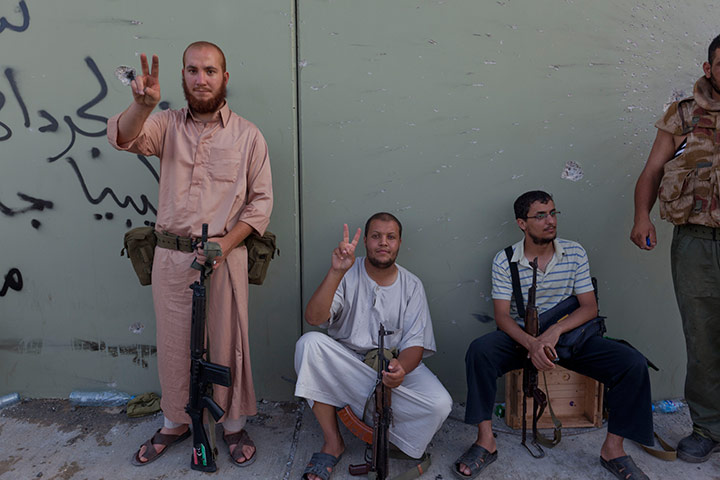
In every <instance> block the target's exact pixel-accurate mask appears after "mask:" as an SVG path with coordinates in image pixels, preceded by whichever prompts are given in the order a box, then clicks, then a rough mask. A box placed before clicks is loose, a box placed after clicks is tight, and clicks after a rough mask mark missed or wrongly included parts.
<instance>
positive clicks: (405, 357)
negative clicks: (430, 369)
mask: <svg viewBox="0 0 720 480" xmlns="http://www.w3.org/2000/svg"><path fill="white" fill-rule="evenodd" d="M424 351H425V349H424V348H423V347H408V348H406V349H404V350H403V351H402V352H400V354H399V355H398V362H400V365H402V367H403V370H405V374H406V375H407V374H408V373H410V372H412V371H413V370H415V369H416V368H417V366H418V365H420V361H421V360H422V356H423V352H424Z"/></svg>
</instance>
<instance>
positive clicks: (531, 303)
mask: <svg viewBox="0 0 720 480" xmlns="http://www.w3.org/2000/svg"><path fill="white" fill-rule="evenodd" d="M530 266H531V267H532V269H533V280H532V285H531V286H530V289H529V290H528V301H527V306H526V307H525V333H527V334H528V335H532V336H533V337H537V336H538V333H539V330H540V325H539V323H538V311H537V305H535V297H536V292H537V269H538V263H537V257H535V259H534V260H533V261H532V262H530ZM528 398H532V399H533V419H532V433H533V438H532V442H531V444H532V445H533V446H534V447H535V449H536V450H535V451H533V450H532V449H531V448H530V447H529V446H528V445H527V444H526V443H525V438H526V436H527V419H526V418H525V417H526V415H527V399H528ZM546 406H547V397H546V396H545V392H543V391H542V390H540V388H539V387H538V371H537V368H535V365H533V363H532V359H530V356H529V355H528V358H526V359H525V365H524V366H523V405H522V442H521V443H522V445H523V446H524V447H525V448H526V449H527V450H528V452H530V455H532V456H533V457H535V458H542V457H544V456H545V451H544V450H543V449H542V447H541V446H540V444H539V443H538V429H537V423H538V419H539V418H540V417H541V416H542V414H543V412H544V411H545V407H546Z"/></svg>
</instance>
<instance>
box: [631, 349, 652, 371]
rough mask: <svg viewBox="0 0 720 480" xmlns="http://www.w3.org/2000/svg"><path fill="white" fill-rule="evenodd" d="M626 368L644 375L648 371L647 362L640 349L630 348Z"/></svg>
mask: <svg viewBox="0 0 720 480" xmlns="http://www.w3.org/2000/svg"><path fill="white" fill-rule="evenodd" d="M627 360H628V361H627V364H626V365H627V369H628V370H632V371H634V372H636V373H637V374H639V375H646V374H647V373H648V364H647V359H646V358H645V356H644V355H643V354H642V353H640V351H638V350H635V349H632V353H630V355H629V356H628V359H627Z"/></svg>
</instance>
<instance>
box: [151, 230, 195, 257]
mask: <svg viewBox="0 0 720 480" xmlns="http://www.w3.org/2000/svg"><path fill="white" fill-rule="evenodd" d="M155 238H157V246H158V247H160V248H167V249H168V250H180V251H181V252H192V251H193V243H194V242H193V239H192V238H190V237H181V236H179V235H175V234H174V233H169V232H163V233H160V232H158V231H156V232H155Z"/></svg>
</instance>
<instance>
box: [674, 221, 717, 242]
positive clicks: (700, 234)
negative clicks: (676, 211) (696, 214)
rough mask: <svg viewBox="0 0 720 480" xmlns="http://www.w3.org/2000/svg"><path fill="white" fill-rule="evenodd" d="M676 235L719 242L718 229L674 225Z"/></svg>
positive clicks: (689, 224)
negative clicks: (676, 231)
mask: <svg viewBox="0 0 720 480" xmlns="http://www.w3.org/2000/svg"><path fill="white" fill-rule="evenodd" d="M675 228H677V230H678V233H682V234H685V235H689V236H691V237H696V238H702V239H704V240H720V228H717V227H716V228H713V227H706V226H705V225H695V224H694V223H686V224H684V225H676V227H675Z"/></svg>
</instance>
